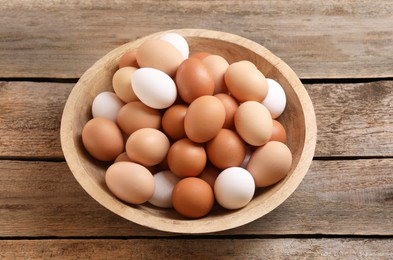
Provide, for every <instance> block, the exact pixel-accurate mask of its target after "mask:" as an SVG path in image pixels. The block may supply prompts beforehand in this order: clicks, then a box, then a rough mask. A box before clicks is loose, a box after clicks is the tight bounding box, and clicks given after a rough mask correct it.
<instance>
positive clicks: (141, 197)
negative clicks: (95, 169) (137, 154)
mask: <svg viewBox="0 0 393 260" xmlns="http://www.w3.org/2000/svg"><path fill="white" fill-rule="evenodd" d="M105 183H106V185H107V186H108V188H109V190H110V191H111V192H112V193H113V194H114V195H115V196H116V197H117V198H119V199H120V200H122V201H124V202H127V203H131V204H141V203H144V202H146V201H148V200H149V199H150V198H151V197H152V196H153V193H154V178H153V175H152V174H151V173H150V172H149V170H148V169H147V168H146V167H144V166H142V165H140V164H137V163H133V162H117V163H114V164H112V165H111V166H110V167H109V168H108V169H107V171H106V173H105Z"/></svg>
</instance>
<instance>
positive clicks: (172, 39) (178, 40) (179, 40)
mask: <svg viewBox="0 0 393 260" xmlns="http://www.w3.org/2000/svg"><path fill="white" fill-rule="evenodd" d="M160 40H163V41H166V42H169V43H170V44H172V45H173V46H175V48H176V49H178V50H179V52H180V53H181V55H182V56H183V58H184V59H187V58H188V56H189V54H190V48H189V46H188V43H187V41H186V39H184V37H183V36H181V35H180V34H178V33H166V34H163V35H162V36H161V37H160Z"/></svg>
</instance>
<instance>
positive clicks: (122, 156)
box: [113, 152, 131, 163]
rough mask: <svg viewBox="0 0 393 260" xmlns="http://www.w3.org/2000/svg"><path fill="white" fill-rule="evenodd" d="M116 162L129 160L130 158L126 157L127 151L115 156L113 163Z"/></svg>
mask: <svg viewBox="0 0 393 260" xmlns="http://www.w3.org/2000/svg"><path fill="white" fill-rule="evenodd" d="M117 162H131V161H130V158H128V156H127V153H126V152H123V153H121V154H119V155H118V156H117V157H116V159H115V161H114V162H113V163H117Z"/></svg>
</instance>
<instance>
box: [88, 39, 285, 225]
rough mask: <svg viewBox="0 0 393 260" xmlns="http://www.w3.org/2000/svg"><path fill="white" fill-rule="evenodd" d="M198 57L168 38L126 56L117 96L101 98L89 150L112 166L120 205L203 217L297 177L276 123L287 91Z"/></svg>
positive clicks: (251, 71) (219, 60) (242, 65)
mask: <svg viewBox="0 0 393 260" xmlns="http://www.w3.org/2000/svg"><path fill="white" fill-rule="evenodd" d="M189 51H190V50H189V46H188V43H187V41H186V39H185V38H184V37H182V36H181V35H179V34H177V33H166V34H163V35H161V36H160V37H159V38H156V39H149V40H146V41H145V42H143V43H142V44H141V45H140V46H139V47H138V48H137V49H135V50H130V51H128V52H126V53H125V54H124V55H123V56H122V57H121V58H120V60H119V69H118V70H117V71H116V72H115V73H114V75H113V78H112V86H113V92H109V91H108V92H102V93H100V94H98V95H97V96H96V97H95V98H94V101H93V103H92V115H93V118H92V119H90V120H89V121H88V122H87V123H86V124H85V125H84V127H83V130H82V142H83V145H84V147H85V148H86V150H87V152H88V153H89V154H90V155H91V156H92V157H94V158H95V159H97V160H100V161H106V162H111V164H110V166H109V167H108V168H107V170H106V173H105V182H106V185H107V187H108V189H109V190H110V191H111V192H112V193H113V194H114V195H115V196H116V197H117V198H118V199H120V200H122V201H124V202H126V203H129V204H142V203H146V202H148V203H150V204H152V205H154V206H156V207H161V208H171V207H173V208H174V209H175V210H176V212H178V213H179V214H180V215H182V216H184V217H188V218H200V217H203V216H205V215H207V214H208V213H209V212H210V211H211V210H212V208H213V205H214V203H215V201H216V202H217V203H218V204H219V205H220V206H221V207H223V208H225V209H239V208H242V207H244V206H246V205H247V204H248V203H249V202H250V201H251V200H252V198H253V196H254V194H255V190H256V189H257V188H260V187H267V186H270V185H273V184H275V183H277V182H279V181H280V180H281V179H282V178H284V177H285V176H286V175H287V174H288V173H289V171H290V168H291V165H292V154H291V151H290V150H289V148H288V147H287V145H286V131H285V128H284V127H283V125H282V124H281V123H280V122H279V121H277V120H276V119H277V118H278V117H279V116H280V115H281V114H282V113H283V111H284V109H285V106H286V96H285V92H284V90H283V88H282V87H281V86H280V84H279V83H278V82H276V81H275V80H273V79H269V78H265V76H264V75H263V73H262V72H261V71H260V70H259V69H258V68H257V67H256V66H255V65H254V64H253V63H252V62H250V61H246V60H240V61H236V62H233V63H231V64H229V63H228V62H227V61H226V60H225V59H224V58H223V57H221V56H219V55H215V54H214V53H205V52H198V53H193V54H192V55H190V54H189Z"/></svg>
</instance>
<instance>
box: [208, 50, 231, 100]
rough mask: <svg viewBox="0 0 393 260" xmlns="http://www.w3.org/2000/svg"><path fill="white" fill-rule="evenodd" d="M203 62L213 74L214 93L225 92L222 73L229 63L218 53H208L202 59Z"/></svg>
mask: <svg viewBox="0 0 393 260" xmlns="http://www.w3.org/2000/svg"><path fill="white" fill-rule="evenodd" d="M202 62H203V64H205V66H206V67H207V69H208V70H210V72H211V73H212V75H213V80H214V94H217V93H227V92H228V89H227V86H226V84H225V79H224V75H225V72H226V71H227V69H228V67H229V63H228V62H227V61H226V59H224V58H223V57H221V56H219V55H209V56H207V57H205V58H203V60H202Z"/></svg>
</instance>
